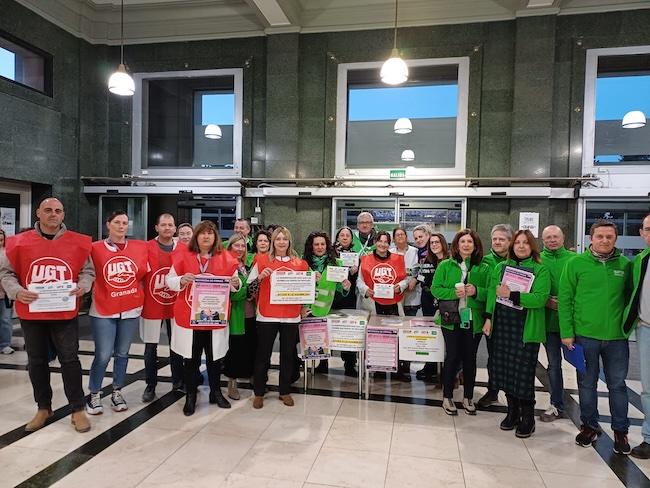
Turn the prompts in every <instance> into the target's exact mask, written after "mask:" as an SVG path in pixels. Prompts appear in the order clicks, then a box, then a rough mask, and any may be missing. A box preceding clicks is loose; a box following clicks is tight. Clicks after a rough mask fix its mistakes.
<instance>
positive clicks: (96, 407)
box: [86, 393, 104, 415]
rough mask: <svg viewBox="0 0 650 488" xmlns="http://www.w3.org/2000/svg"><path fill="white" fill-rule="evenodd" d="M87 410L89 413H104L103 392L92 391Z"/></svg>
mask: <svg viewBox="0 0 650 488" xmlns="http://www.w3.org/2000/svg"><path fill="white" fill-rule="evenodd" d="M86 412H88V414H89V415H101V414H102V413H104V407H103V405H102V397H101V394H99V393H91V394H90V395H89V397H88V400H86Z"/></svg>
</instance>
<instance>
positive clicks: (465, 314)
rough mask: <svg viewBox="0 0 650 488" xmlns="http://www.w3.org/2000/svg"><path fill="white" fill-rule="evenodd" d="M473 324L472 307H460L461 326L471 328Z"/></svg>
mask: <svg viewBox="0 0 650 488" xmlns="http://www.w3.org/2000/svg"><path fill="white" fill-rule="evenodd" d="M471 325H472V309H471V308H461V309H460V328H461V329H469V328H470V327H471Z"/></svg>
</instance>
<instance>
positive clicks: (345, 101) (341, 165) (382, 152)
mask: <svg viewBox="0 0 650 488" xmlns="http://www.w3.org/2000/svg"><path fill="white" fill-rule="evenodd" d="M407 62H408V64H409V71H410V73H409V80H408V81H407V82H406V83H404V84H403V85H399V86H396V87H389V86H387V85H384V84H383V83H381V81H379V69H380V68H381V63H351V64H341V65H339V78H338V94H337V96H338V99H337V102H338V109H337V118H338V124H337V139H336V144H337V150H336V173H337V176H349V175H355V174H358V175H376V176H388V175H389V172H390V170H391V169H396V168H406V169H407V173H406V176H427V175H428V176H432V175H454V176H464V175H465V143H466V134H467V89H468V88H467V86H468V76H469V75H468V70H469V60H468V59H467V58H453V59H436V60H411V61H407ZM398 119H400V122H403V123H405V124H406V125H407V126H408V125H410V128H411V130H410V131H407V130H403V131H396V127H395V124H396V123H397V121H398Z"/></svg>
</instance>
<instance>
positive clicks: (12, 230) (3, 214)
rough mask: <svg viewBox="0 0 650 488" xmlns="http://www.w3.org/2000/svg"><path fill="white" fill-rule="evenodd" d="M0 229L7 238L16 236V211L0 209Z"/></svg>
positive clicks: (13, 209) (5, 208)
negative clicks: (0, 228)
mask: <svg viewBox="0 0 650 488" xmlns="http://www.w3.org/2000/svg"><path fill="white" fill-rule="evenodd" d="M0 227H2V230H4V231H5V235H6V236H7V237H9V236H13V235H16V209H15V208H7V207H0Z"/></svg>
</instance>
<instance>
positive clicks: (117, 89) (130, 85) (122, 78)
mask: <svg viewBox="0 0 650 488" xmlns="http://www.w3.org/2000/svg"><path fill="white" fill-rule="evenodd" d="M108 91H109V92H111V93H115V94H116V95H121V96H123V97H130V96H132V95H133V94H134V93H135V83H134V82H133V78H131V76H130V75H129V74H128V73H127V72H126V66H125V65H124V0H122V4H121V7H120V65H119V66H118V67H117V71H116V72H115V73H113V74H112V75H111V77H110V78H109V79H108Z"/></svg>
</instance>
